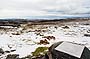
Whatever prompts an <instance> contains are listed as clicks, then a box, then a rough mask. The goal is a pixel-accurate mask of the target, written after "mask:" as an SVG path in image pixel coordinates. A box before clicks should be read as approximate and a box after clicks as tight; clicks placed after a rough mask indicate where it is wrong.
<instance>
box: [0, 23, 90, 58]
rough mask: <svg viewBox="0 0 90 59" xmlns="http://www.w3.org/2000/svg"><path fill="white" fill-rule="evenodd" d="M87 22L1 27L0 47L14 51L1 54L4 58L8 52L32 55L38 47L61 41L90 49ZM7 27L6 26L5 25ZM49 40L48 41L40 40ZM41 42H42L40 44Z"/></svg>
mask: <svg viewBox="0 0 90 59" xmlns="http://www.w3.org/2000/svg"><path fill="white" fill-rule="evenodd" d="M85 23H87V22H83V23H80V22H68V23H65V24H64V25H35V26H33V28H27V27H26V26H21V27H19V28H12V29H11V30H9V31H6V30H1V29H0V48H2V49H3V50H4V51H13V50H14V51H13V52H10V53H5V54H3V55H1V56H0V58H1V57H2V59H4V58H5V56H6V55H8V54H19V57H20V58H22V57H25V56H27V55H32V54H31V52H33V51H35V49H36V48H37V47H42V46H43V47H50V46H51V45H52V44H53V43H55V42H59V41H69V42H74V43H78V44H83V45H85V46H87V47H88V48H89V49H90V25H89V24H88V25H86V24H85ZM5 28H6V27H5ZM45 39H46V40H47V42H49V43H48V44H47V43H42V42H40V41H41V40H45ZM39 43H40V44H39Z"/></svg>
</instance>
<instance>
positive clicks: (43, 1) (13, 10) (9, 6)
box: [0, 0, 90, 18]
mask: <svg viewBox="0 0 90 59" xmlns="http://www.w3.org/2000/svg"><path fill="white" fill-rule="evenodd" d="M77 15H78V16H84V15H87V16H90V0H0V18H7V17H8V18H9V17H27V16H77Z"/></svg>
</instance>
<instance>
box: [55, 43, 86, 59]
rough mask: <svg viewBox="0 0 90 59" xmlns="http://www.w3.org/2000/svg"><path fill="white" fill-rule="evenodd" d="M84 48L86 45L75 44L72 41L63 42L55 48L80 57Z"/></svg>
mask: <svg viewBox="0 0 90 59" xmlns="http://www.w3.org/2000/svg"><path fill="white" fill-rule="evenodd" d="M84 48H85V46H82V45H78V44H73V43H70V42H63V43H62V44H60V45H59V46H57V47H56V48H55V50H58V51H61V52H64V53H67V54H69V55H72V56H75V57H78V58H80V57H81V55H82V53H83V50H84Z"/></svg>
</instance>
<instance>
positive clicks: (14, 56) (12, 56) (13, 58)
mask: <svg viewBox="0 0 90 59" xmlns="http://www.w3.org/2000/svg"><path fill="white" fill-rule="evenodd" d="M6 59H19V55H18V54H9V55H7V57H6Z"/></svg>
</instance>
